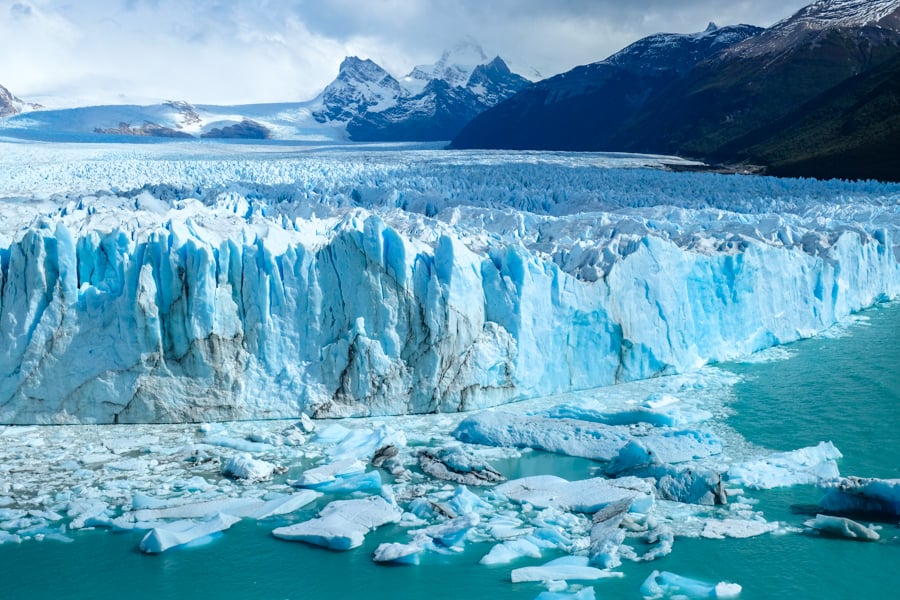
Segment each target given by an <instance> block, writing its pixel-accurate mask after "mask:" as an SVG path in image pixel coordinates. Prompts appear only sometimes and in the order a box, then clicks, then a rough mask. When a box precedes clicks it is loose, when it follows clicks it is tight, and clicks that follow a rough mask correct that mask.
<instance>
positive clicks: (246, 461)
mask: <svg viewBox="0 0 900 600" xmlns="http://www.w3.org/2000/svg"><path fill="white" fill-rule="evenodd" d="M276 470H277V467H276V466H275V465H273V464H272V463H269V462H266V461H264V460H259V459H256V458H253V457H252V456H250V455H249V454H241V455H238V456H232V457H231V458H229V459H228V460H227V461H225V465H224V466H223V467H222V474H223V475H225V476H226V477H231V478H233V479H242V480H244V481H265V480H266V479H271V478H272V475H274V474H275V471H276Z"/></svg>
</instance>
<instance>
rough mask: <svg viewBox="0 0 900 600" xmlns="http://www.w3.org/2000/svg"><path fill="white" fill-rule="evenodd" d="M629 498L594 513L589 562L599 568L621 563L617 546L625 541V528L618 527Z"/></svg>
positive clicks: (626, 511)
mask: <svg viewBox="0 0 900 600" xmlns="http://www.w3.org/2000/svg"><path fill="white" fill-rule="evenodd" d="M630 506H631V500H630V499H628V498H626V499H624V500H620V501H618V502H614V503H612V504H610V505H609V506H607V507H605V508H603V509H602V510H599V511H597V512H596V513H594V517H593V526H592V527H591V549H590V564H591V565H592V566H595V567H599V568H601V569H614V568H616V567H618V566H619V565H620V564H622V560H621V559H620V558H619V548H620V547H621V545H622V542H624V541H625V530H623V529H621V528H620V525H621V524H622V521H623V519H624V518H625V515H626V513H628V509H629V507H630Z"/></svg>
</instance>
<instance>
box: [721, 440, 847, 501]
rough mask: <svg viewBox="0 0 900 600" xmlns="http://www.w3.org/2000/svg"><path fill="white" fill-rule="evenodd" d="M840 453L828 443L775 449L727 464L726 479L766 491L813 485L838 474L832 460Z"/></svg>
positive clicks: (840, 456) (840, 455) (839, 455)
mask: <svg viewBox="0 0 900 600" xmlns="http://www.w3.org/2000/svg"><path fill="white" fill-rule="evenodd" d="M842 457H843V455H842V454H841V453H840V451H838V449H837V448H835V447H834V444H832V443H831V442H819V444H818V445H817V446H810V447H807V448H800V449H799V450H792V451H790V452H779V453H778V454H773V455H771V456H768V457H766V458H762V459H759V460H753V461H748V462H743V463H738V464H734V465H731V467H730V468H729V469H728V480H729V481H730V482H731V483H736V484H738V485H743V486H746V487H748V488H751V489H763V490H768V489H772V488H776V487H785V486H791V485H803V484H816V483H819V482H821V481H825V480H828V479H834V478H836V477H838V476H839V475H840V473H839V472H838V466H837V463H836V462H835V461H836V460H837V459H839V458H842Z"/></svg>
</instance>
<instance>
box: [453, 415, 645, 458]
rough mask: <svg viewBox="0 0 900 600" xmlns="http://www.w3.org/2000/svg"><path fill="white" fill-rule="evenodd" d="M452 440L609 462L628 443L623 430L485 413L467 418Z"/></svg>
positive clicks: (535, 417) (626, 432)
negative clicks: (532, 449) (531, 449)
mask: <svg viewBox="0 0 900 600" xmlns="http://www.w3.org/2000/svg"><path fill="white" fill-rule="evenodd" d="M453 436H454V437H455V438H456V439H458V440H460V441H462V442H468V443H472V444H483V445H485V446H503V447H508V448H534V449H536V450H544V451H546V452H555V453H557V454H566V455H569V456H581V457H584V458H591V459H594V460H604V461H607V460H612V458H613V457H614V456H615V455H616V454H618V452H619V449H621V448H622V446H624V445H625V444H626V443H627V442H628V441H629V440H630V439H631V436H630V434H629V433H628V431H627V430H626V429H625V428H616V427H612V426H609V425H603V424H601V423H589V422H587V421H577V420H574V419H553V418H550V417H537V416H523V415H517V414H512V413H506V412H498V411H486V412H482V413H478V414H474V415H471V416H469V417H467V418H466V419H465V420H464V421H463V422H462V423H460V424H459V426H458V427H457V428H456V430H455V431H454V432H453Z"/></svg>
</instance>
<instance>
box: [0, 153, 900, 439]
mask: <svg viewBox="0 0 900 600" xmlns="http://www.w3.org/2000/svg"><path fill="white" fill-rule="evenodd" d="M503 157H505V158H503ZM501 158H503V160H500V159H501ZM488 159H490V160H488ZM354 160H355V161H356V162H354ZM568 160H570V161H572V162H574V163H575V164H569V163H567V162H566V161H564V160H562V159H559V160H557V161H556V162H550V163H538V164H534V162H533V157H530V158H527V160H523V156H522V155H509V156H506V155H487V154H485V155H480V154H475V155H471V156H468V157H464V158H461V159H459V164H453V165H450V166H449V167H448V168H446V169H445V170H443V171H442V170H441V169H440V168H435V169H432V170H431V171H428V170H427V169H426V170H423V169H422V166H421V165H420V164H418V163H417V162H416V161H409V162H408V163H406V164H403V165H402V166H401V167H399V171H398V172H393V171H392V169H395V167H394V166H392V165H395V164H396V163H395V162H394V158H393V157H392V156H389V155H385V158H381V159H380V160H376V161H374V162H373V161H372V157H371V156H370V155H369V156H366V157H365V159H354V158H353V156H352V155H350V156H343V157H341V158H340V160H339V161H338V160H336V161H334V162H328V161H327V160H324V161H323V160H319V159H315V158H305V159H303V160H299V159H298V160H294V161H293V162H290V163H289V166H288V167H286V166H285V164H284V163H282V162H278V161H273V160H257V161H255V162H254V161H250V162H248V164H247V165H245V167H244V169H245V170H244V173H243V175H242V177H243V179H241V180H239V181H234V180H233V177H234V175H233V174H231V173H225V174H224V175H222V176H221V178H222V181H220V182H218V183H216V182H212V183H215V185H212V184H211V183H210V182H209V181H208V180H205V182H206V183H207V184H208V185H209V187H208V188H205V189H203V188H198V187H196V186H194V187H190V188H188V187H185V186H183V185H181V184H180V183H179V182H177V181H172V182H166V181H165V180H164V179H161V178H159V173H157V171H164V170H165V168H166V167H167V166H168V167H170V168H171V171H172V172H178V170H179V169H182V170H184V169H187V170H188V171H190V169H189V168H188V167H191V166H192V165H193V167H194V168H196V169H197V170H198V171H201V170H204V169H205V170H206V171H204V172H205V173H210V172H212V173H214V171H210V169H214V168H215V167H214V166H211V164H213V163H210V162H209V161H200V160H197V161H195V162H194V163H190V162H188V163H183V161H181V162H179V163H178V165H173V164H172V163H166V162H163V163H161V164H156V163H153V162H150V163H148V165H149V166H148V173H149V175H148V177H152V178H153V179H154V180H155V183H154V184H153V185H147V184H148V183H150V182H149V181H147V182H143V183H142V184H141V185H142V186H143V187H140V188H137V189H135V190H134V191H133V192H122V191H113V192H103V193H97V194H94V195H90V194H86V193H82V192H79V193H77V194H69V195H63V194H61V193H60V194H57V195H50V196H46V197H43V198H36V197H32V198H22V197H13V196H9V195H8V194H7V196H8V197H7V198H5V199H4V200H3V201H2V202H3V207H4V210H3V212H4V214H5V215H7V216H6V217H4V219H5V221H4V222H2V223H0V224H2V225H3V227H2V233H0V289H2V293H0V340H2V343H0V422H3V423H62V422H90V423H113V422H118V423H124V422H183V421H200V420H213V419H216V420H226V419H249V418H254V419H259V418H276V417H295V416H298V415H299V414H300V413H307V414H311V415H314V416H362V415H386V414H405V413H422V412H447V411H460V410H467V409H474V408H479V407H485V406H492V405H498V404H501V403H505V402H510V401H514V400H517V399H523V398H526V397H534V396H539V395H546V394H552V393H557V392H565V391H571V390H577V389H585V388H590V387H596V386H601V385H608V384H612V383H616V382H621V381H628V380H634V379H640V378H647V377H653V376H657V375H662V374H669V373H676V372H681V371H685V370H690V369H693V368H696V367H699V366H701V365H703V364H705V363H708V362H711V361H720V360H725V359H729V358H733V357H737V356H740V355H744V354H748V353H751V352H754V351H756V350H760V349H762V348H766V347H768V346H771V345H773V344H778V343H783V342H787V341H791V340H795V339H798V338H800V337H804V336H809V335H813V334H815V333H817V332H820V331H822V330H823V329H825V328H827V327H829V326H830V325H832V324H834V323H835V322H836V321H838V320H839V319H841V318H842V317H844V316H846V315H848V314H849V313H850V312H852V311H855V310H859V309H862V308H865V307H867V306H870V305H872V304H873V303H875V302H877V301H879V300H881V299H885V298H889V297H893V296H896V295H897V294H898V293H900V268H898V261H897V252H896V249H895V248H894V242H893V241H892V240H893V236H892V233H893V227H892V226H891V223H892V222H893V219H895V218H896V217H895V216H893V217H892V215H896V210H897V209H896V206H897V205H898V198H900V193H898V191H897V190H895V189H894V188H890V187H885V188H883V189H881V188H877V189H876V192H878V193H876V194H872V193H871V191H870V190H869V189H868V188H866V189H863V187H859V188H853V187H852V186H851V185H850V184H834V185H840V186H844V187H840V188H839V189H840V191H842V192H845V193H846V192H847V191H848V190H849V191H850V192H853V191H855V192H856V193H857V194H858V195H859V196H858V197H854V198H851V199H848V198H847V197H846V196H843V197H840V196H839V197H838V199H837V200H835V201H832V202H830V203H829V202H819V201H809V200H808V198H809V196H810V195H812V196H816V197H818V196H825V195H826V191H825V190H827V184H819V183H816V182H798V183H797V184H796V186H797V187H796V189H793V190H789V192H790V193H789V194H782V195H781V196H779V198H780V200H779V201H780V202H782V204H783V206H784V207H786V210H785V211H784V212H782V213H772V212H768V210H767V206H766V205H765V203H764V202H763V201H760V202H759V204H758V205H756V206H754V205H753V203H752V202H750V203H749V204H741V206H739V207H734V210H728V209H727V208H725V207H723V206H715V205H716V204H717V203H718V204H723V203H724V202H723V201H721V200H719V201H713V202H710V201H709V198H708V197H707V198H706V200H704V199H703V195H704V194H708V190H711V189H712V190H715V187H714V186H713V187H710V186H709V185H708V184H704V183H702V182H703V181H707V182H713V183H715V184H721V186H722V188H725V187H727V186H734V185H736V184H735V180H733V179H727V178H720V179H716V178H712V179H709V178H707V179H706V180H704V179H703V178H704V177H707V176H697V175H689V174H672V173H660V172H655V171H636V170H630V171H629V170H609V171H603V170H598V169H596V165H591V166H590V168H585V167H584V165H579V164H578V162H577V161H579V160H582V161H583V160H587V159H585V158H578V157H572V158H570V159H568ZM101 164H102V165H103V166H104V167H106V168H111V169H112V166H111V165H109V164H108V163H106V162H102V163H101ZM613 164H614V163H613ZM185 165H187V166H185ZM81 166H82V167H85V166H86V165H83V164H82V165H81ZM432 166H433V165H432ZM58 168H60V169H65V168H69V169H71V168H73V167H72V165H67V164H63V165H62V166H61V167H58ZM286 168H290V169H294V171H293V173H294V175H295V178H294V180H293V181H294V182H293V183H286V182H280V181H276V182H271V181H270V182H267V183H259V180H260V179H263V177H262V175H271V173H272V171H273V169H275V170H277V169H286ZM112 170H113V172H114V169H112ZM404 173H405V174H406V176H402V175H403V174H404ZM298 174H299V175H302V176H303V177H305V178H306V179H305V180H303V181H301V180H300V179H301V178H300V177H299V175H298ZM0 175H2V173H0ZM20 176H21V174H19V175H17V177H20ZM698 178H699V180H698ZM212 179H215V177H214V176H213V177H212ZM641 179H643V181H644V183H645V186H644V187H641V186H639V185H637V184H635V182H637V181H639V180H641ZM111 180H112V183H116V182H115V175H111V176H110V175H104V176H103V177H101V178H100V180H99V181H98V189H99V185H102V183H104V182H106V183H107V184H109V189H114V187H115V186H113V185H112V184H111V183H110V181H111ZM460 180H463V181H465V182H466V183H465V184H460V183H459V181H460ZM2 181H3V177H2V176H0V183H2ZM17 181H18V180H17ZM610 181H612V182H616V181H618V182H619V184H620V186H619V187H618V188H617V189H618V190H619V191H618V192H617V193H618V194H620V196H621V195H622V192H621V189H622V187H623V185H625V184H628V185H635V188H634V191H633V192H632V196H633V197H634V199H635V201H634V202H633V206H630V207H628V206H623V205H622V204H623V202H624V200H623V199H622V198H621V197H620V198H619V199H617V200H616V203H615V205H612V203H610V201H609V200H608V199H604V198H603V197H602V193H603V192H593V191H592V190H595V189H596V190H602V189H605V188H603V187H602V185H607V184H609V183H610ZM698 181H699V183H698ZM740 181H743V182H746V183H744V184H740V185H744V186H745V187H743V188H740V187H739V189H738V191H740V192H743V193H745V194H747V195H750V196H751V197H752V196H754V195H755V196H757V197H764V196H765V194H764V193H762V192H761V190H760V189H759V186H771V185H773V184H772V183H771V182H770V181H769V180H765V179H760V178H743V179H742V180H740ZM498 182H500V183H499V184H498ZM138 183H140V181H138ZM601 184H602V185H601ZM536 185H537V187H538V191H537V192H535V191H534V190H535V186H536ZM779 185H780V184H779ZM869 185H871V184H869ZM460 186H462V188H461V187H460ZM540 186H544V189H543V191H540ZM672 186H675V187H676V191H674V192H673V191H672ZM679 186H680V188H679ZM754 186H757V187H756V188H754ZM847 186H850V187H847ZM0 189H2V186H0ZM677 189H681V190H682V192H683V193H682V194H681V198H682V199H681V205H680V206H679V205H675V204H673V202H675V201H677V198H678V197H679V193H678V192H677ZM453 190H456V191H453ZM548 190H549V191H548ZM704 190H706V191H704ZM720 191H721V190H720ZM770 193H771V192H770ZM467 194H468V196H467ZM552 194H555V195H556V199H555V200H553V201H547V202H541V201H540V198H541V197H545V198H546V197H549V195H552ZM654 194H657V196H665V202H661V203H659V204H654V203H653V202H649V201H647V197H648V196H653V195H654ZM791 194H792V195H791ZM532 196H533V197H532ZM562 196H565V197H562ZM625 196H626V197H627V194H626V195H625ZM466 197H468V198H469V200H466ZM742 197H743V196H742ZM404 198H405V200H404ZM510 198H518V199H517V200H510ZM673 198H675V199H676V200H673ZM726 198H727V194H726ZM804 198H806V200H804ZM410 199H412V200H410ZM505 203H506V204H505ZM523 204H524V205H525V206H523ZM509 205H513V206H515V208H509V207H508V206H509Z"/></svg>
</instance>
